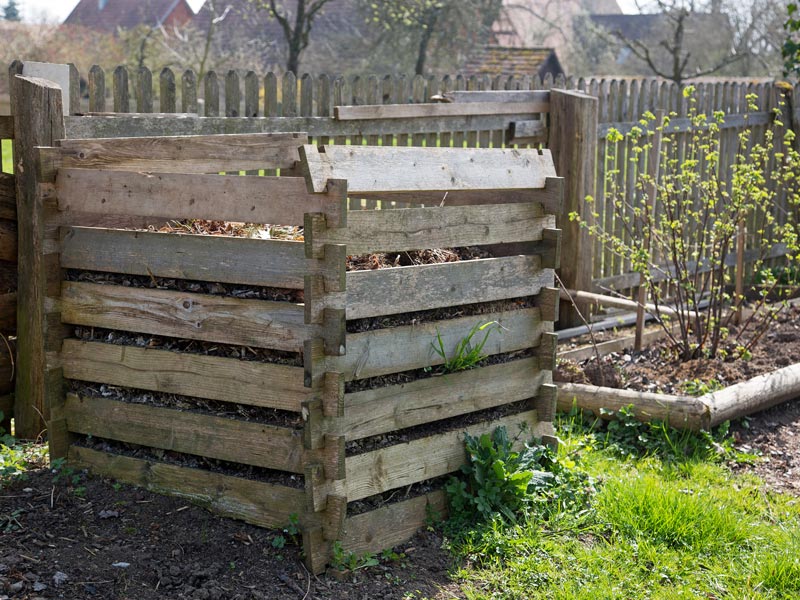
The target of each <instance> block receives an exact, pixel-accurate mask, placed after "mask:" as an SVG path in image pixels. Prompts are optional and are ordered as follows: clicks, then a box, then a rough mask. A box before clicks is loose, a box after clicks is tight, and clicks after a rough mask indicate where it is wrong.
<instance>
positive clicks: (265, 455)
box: [64, 394, 304, 473]
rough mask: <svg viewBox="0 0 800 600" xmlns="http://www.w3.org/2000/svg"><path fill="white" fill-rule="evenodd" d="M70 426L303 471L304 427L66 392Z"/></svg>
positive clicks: (135, 441) (95, 434)
mask: <svg viewBox="0 0 800 600" xmlns="http://www.w3.org/2000/svg"><path fill="white" fill-rule="evenodd" d="M64 414H65V416H66V419H67V427H68V428H69V430H70V431H72V432H75V433H80V434H83V435H91V436H93V437H101V438H106V439H111V440H116V441H120V442H126V443H129V444H138V445H140V446H149V447H151V448H161V449H162V450H170V451H173V452H183V453H185V454H193V455H195V456H206V457H208V458H215V459H217V460H226V461H229V462H233V463H239V464H245V465H253V466H256V467H263V468H266V469H279V470H281V471H289V472H291V473H302V472H303V467H304V465H303V443H302V438H301V435H300V431H295V430H292V429H288V428H286V427H276V426H274V425H265V424H263V423H251V422H247V421H238V420H234V419H229V418H224V417H213V416H209V415H204V414H199V413H194V412H188V411H181V410H174V409H171V408H157V407H154V406H149V405H147V404H130V403H127V402H120V401H118V400H109V399H107V398H91V397H87V396H78V395H76V394H67V401H66V404H65V407H64Z"/></svg>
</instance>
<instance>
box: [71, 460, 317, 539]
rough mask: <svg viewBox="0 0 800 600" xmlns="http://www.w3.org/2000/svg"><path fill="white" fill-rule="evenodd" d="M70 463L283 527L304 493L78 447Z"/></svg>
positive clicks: (215, 509)
mask: <svg viewBox="0 0 800 600" xmlns="http://www.w3.org/2000/svg"><path fill="white" fill-rule="evenodd" d="M69 464H71V465H73V466H75V467H77V468H84V469H89V470H90V471H91V472H92V473H94V474H96V475H99V476H101V477H108V478H112V479H115V480H117V481H121V482H124V483H129V484H131V485H135V486H139V487H143V488H145V489H147V490H150V491H152V492H158V493H161V494H169V495H171V496H177V497H179V498H185V499H186V500H188V501H190V502H192V503H194V504H197V505H199V506H202V507H204V508H208V509H210V510H211V511H212V512H215V513H217V514H220V515H222V516H224V517H228V518H231V519H239V520H242V521H244V522H246V523H251V524H252V525H258V526H260V527H268V528H274V527H283V526H285V525H286V523H288V522H289V517H290V516H291V515H292V514H293V513H298V512H299V511H298V510H297V507H298V506H302V504H303V502H304V496H305V493H304V492H303V490H299V489H294V488H290V487H285V486H281V485H274V484H270V483H263V482H260V481H251V480H248V479H243V478H241V477H232V476H229V475H221V474H219V473H212V472H210V471H204V470H202V469H190V468H186V467H179V466H176V465H170V464H166V463H160V462H149V461H145V460H141V459H138V458H131V457H129V456H121V455H119V454H110V453H106V452H98V451H97V450H92V449H90V448H81V447H80V446H72V447H71V448H70V449H69ZM300 512H301V511H300ZM302 521H303V520H302V518H301V523H302ZM303 524H304V523H303Z"/></svg>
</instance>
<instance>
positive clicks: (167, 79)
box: [158, 67, 178, 113]
mask: <svg viewBox="0 0 800 600" xmlns="http://www.w3.org/2000/svg"><path fill="white" fill-rule="evenodd" d="M158 90H159V110H160V111H161V112H162V113H174V112H178V98H177V93H178V90H177V88H176V86H175V73H173V72H172V69H170V68H168V67H164V68H163V69H161V73H160V74H159V76H158Z"/></svg>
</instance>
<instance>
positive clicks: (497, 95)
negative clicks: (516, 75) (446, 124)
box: [444, 90, 550, 112]
mask: <svg viewBox="0 0 800 600" xmlns="http://www.w3.org/2000/svg"><path fill="white" fill-rule="evenodd" d="M444 97H445V98H446V99H448V100H450V101H451V102H461V103H463V102H503V103H506V104H511V103H519V102H522V103H525V104H539V105H542V104H549V103H550V90H491V91H489V90H487V91H466V90H464V91H460V90H454V91H452V92H447V93H446V94H444ZM541 112H547V111H546V110H544V111H541Z"/></svg>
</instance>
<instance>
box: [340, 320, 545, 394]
mask: <svg viewBox="0 0 800 600" xmlns="http://www.w3.org/2000/svg"><path fill="white" fill-rule="evenodd" d="M489 321H497V322H498V324H499V325H500V330H493V331H492V333H491V334H489V338H488V340H487V342H486V345H485V346H484V348H483V352H484V353H485V354H487V355H493V354H500V353H504V352H514V351H516V350H522V349H524V348H532V347H535V346H538V345H539V341H540V339H541V334H542V332H543V331H546V330H551V329H552V324H547V323H543V322H542V321H541V319H540V312H539V309H538V308H527V309H522V310H512V311H506V312H502V313H492V314H488V315H475V316H471V317H460V318H458V319H449V320H446V321H438V322H434V323H424V324H421V325H408V326H404V327H390V328H386V329H379V330H376V331H367V332H363V333H352V334H348V336H347V354H346V355H345V356H340V357H327V358H326V361H327V362H328V363H329V368H328V370H329V371H333V372H339V373H344V376H345V379H346V380H347V381H350V380H353V379H364V378H367V377H375V376H377V375H387V374H389V373H399V372H401V371H410V370H413V369H421V368H424V367H429V366H436V365H440V364H442V363H443V362H444V359H442V357H440V356H439V355H438V354H436V353H435V352H434V351H433V346H432V343H433V342H434V341H436V337H437V335H441V337H442V343H443V344H444V348H445V352H446V353H447V356H448V358H449V357H452V356H453V351H454V349H455V347H456V345H457V344H458V343H459V342H460V341H461V340H462V339H464V337H465V336H466V335H467V334H468V333H469V331H470V329H471V328H473V327H474V326H475V325H480V324H482V323H487V322H489Z"/></svg>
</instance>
